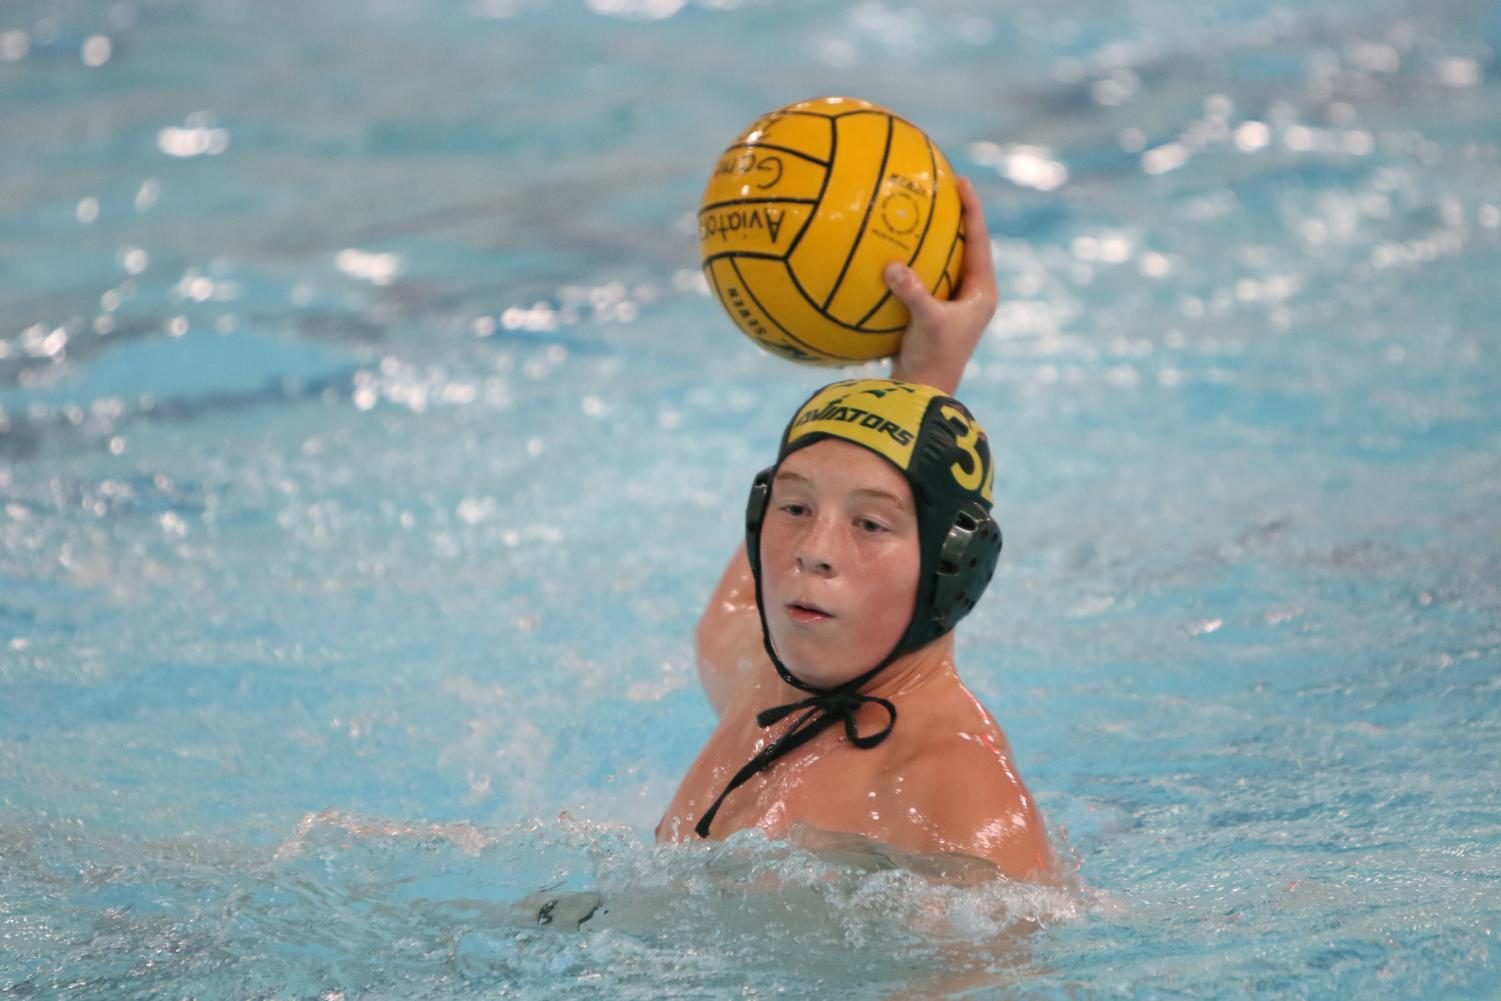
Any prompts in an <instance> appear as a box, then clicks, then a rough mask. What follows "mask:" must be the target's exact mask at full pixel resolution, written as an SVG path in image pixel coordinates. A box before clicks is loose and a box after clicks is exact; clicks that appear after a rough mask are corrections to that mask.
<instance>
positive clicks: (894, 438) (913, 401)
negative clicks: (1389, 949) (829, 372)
mask: <svg viewBox="0 0 1501 1001" xmlns="http://www.w3.org/2000/svg"><path fill="white" fill-rule="evenodd" d="M933 395H934V390H931V389H928V388H927V387H926V386H918V385H911V386H908V385H904V384H902V383H894V382H892V381H891V380H889V379H851V380H847V381H845V382H836V383H833V384H831V385H828V386H825V387H824V388H823V389H822V390H820V391H819V392H818V393H817V394H815V395H814V397H813V398H812V399H811V400H809V401H808V402H807V403H806V404H804V405H803V408H802V409H801V410H800V411H798V414H797V416H796V417H794V418H793V419H792V424H791V425H790V426H789V427H788V428H787V445H792V444H793V443H794V442H796V441H797V440H798V439H800V438H803V437H805V436H806V435H810V434H832V435H836V436H838V437H840V438H846V439H849V440H850V441H854V442H857V443H858V444H861V445H864V446H865V447H866V448H868V449H870V450H871V451H873V452H876V453H879V454H880V455H883V456H885V457H886V458H887V459H890V460H891V461H892V462H893V463H894V464H895V465H896V466H897V468H898V469H902V470H906V469H909V468H910V467H911V465H912V446H913V443H914V442H916V441H917V432H918V429H919V428H920V427H921V426H922V419H923V414H924V413H925V412H926V411H927V408H928V402H929V401H930V400H931V399H932V398H933Z"/></svg>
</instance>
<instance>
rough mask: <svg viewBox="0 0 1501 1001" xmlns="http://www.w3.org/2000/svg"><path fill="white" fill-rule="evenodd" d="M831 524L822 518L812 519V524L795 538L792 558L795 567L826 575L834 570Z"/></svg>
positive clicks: (803, 570) (806, 571)
mask: <svg viewBox="0 0 1501 1001" xmlns="http://www.w3.org/2000/svg"><path fill="white" fill-rule="evenodd" d="M832 529H833V526H832V525H830V524H828V523H827V522H826V519H824V518H814V519H812V524H810V525H809V526H808V527H807V530H806V531H804V532H803V533H802V535H801V536H800V537H799V538H798V540H797V546H796V549H795V550H794V558H795V559H796V560H797V568H798V569H799V570H801V571H802V572H803V573H811V574H817V575H819V576H821V577H822V576H828V575H829V574H831V573H833V572H834V556H835V547H834V539H833V531H832Z"/></svg>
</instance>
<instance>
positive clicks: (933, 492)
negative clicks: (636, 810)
mask: <svg viewBox="0 0 1501 1001" xmlns="http://www.w3.org/2000/svg"><path fill="white" fill-rule="evenodd" d="M830 438H838V439H840V440H842V441H848V442H851V443H853V444H856V445H859V446H861V447H862V448H867V449H869V450H870V451H872V452H875V453H876V454H877V455H879V456H881V457H882V458H883V459H885V460H887V461H888V462H890V463H891V464H892V465H894V466H895V467H896V468H897V470H898V471H900V472H901V474H902V475H903V476H904V477H905V478H906V480H907V483H908V484H909V485H910V486H911V488H912V500H913V503H914V505H915V507H916V511H917V534H918V549H919V553H920V567H919V570H918V584H917V599H916V601H915V603H914V606H913V610H912V618H911V620H910V621H909V622H908V623H907V629H906V631H905V632H904V633H903V634H902V636H901V638H900V639H899V640H897V644H896V646H895V647H894V648H893V649H892V651H891V653H889V654H888V655H887V656H886V657H885V658H884V659H882V660H881V661H880V663H878V664H876V665H875V666H874V667H872V668H871V669H870V670H869V671H866V672H865V673H864V674H862V675H860V676H859V677H858V678H854V679H853V680H851V681H847V682H845V683H844V684H842V685H839V686H838V687H836V688H831V689H820V688H815V687H814V686H812V685H809V684H807V683H805V682H803V681H802V680H800V679H799V678H797V677H796V676H795V675H794V674H793V673H792V672H791V671H789V670H788V669H787V666H786V665H785V664H783V663H782V660H781V658H780V657H778V656H777V652H776V650H775V649H774V648H773V646H772V642H771V633H770V631H769V630H768V629H767V628H766V608H765V605H764V603H763V601H762V595H761V583H762V582H761V523H762V519H763V518H764V517H765V514H766V507H767V504H768V503H769V501H770V499H771V487H772V481H773V480H774V479H775V478H776V473H777V469H778V468H779V467H780V466H781V464H782V463H783V462H784V461H786V459H787V456H789V455H791V454H792V453H793V452H795V451H797V450H798V449H800V448H806V447H808V446H809V445H813V444H815V443H817V442H820V441H825V440H827V439H830ZM994 477H995V467H994V465H993V464H992V461H991V455H990V442H989V439H988V438H987V437H986V435H985V430H984V429H983V428H982V427H980V424H979V422H978V421H976V420H975V419H974V416H973V415H972V414H970V412H969V410H968V409H966V408H965V406H964V404H962V403H960V402H959V401H958V400H955V399H953V398H952V397H949V396H945V395H944V394H943V393H941V392H940V391H938V390H937V389H934V388H933V387H932V386H925V385H922V384H921V383H915V382H900V381H898V380H895V379H851V380H846V381H843V382H835V383H832V384H830V385H828V386H825V387H824V388H822V389H820V390H819V391H818V392H816V393H814V394H813V395H812V396H811V397H810V398H809V399H808V401H807V402H806V403H804V404H803V405H802V406H801V407H799V408H798V410H797V413H796V414H794V415H793V418H792V420H791V422H790V423H788V425H787V430H786V431H784V432H783V434H782V443H781V448H780V449H779V450H778V452H777V462H776V465H774V466H771V467H770V468H768V469H763V470H762V471H761V472H760V473H758V474H756V478H755V481H754V483H753V484H752V485H751V492H750V499H749V501H748V502H747V504H746V512H745V552H746V556H747V558H748V560H749V562H750V567H751V574H752V576H753V577H754V578H755V582H756V607H757V609H758V610H759V612H760V616H761V636H762V642H763V643H764V645H765V647H766V653H767V656H769V657H770V658H771V662H772V664H773V665H774V666H775V667H776V670H777V673H778V674H779V675H781V677H782V680H783V681H786V682H787V683H788V684H789V685H792V686H793V687H794V688H799V689H802V690H803V691H805V692H810V693H812V697H810V698H807V699H803V700H801V701H798V702H793V703H791V704H789V705H785V706H774V707H772V708H770V709H766V710H763V711H762V712H760V713H758V714H757V715H756V722H757V723H759V724H760V725H761V726H763V727H765V726H771V725H772V724H774V723H776V722H778V721H779V720H782V719H784V718H786V717H787V716H789V715H791V714H792V713H794V712H797V711H798V710H806V712H804V713H803V714H802V715H801V716H800V717H798V719H797V720H795V721H794V722H793V724H792V726H791V727H789V728H788V729H787V730H786V731H785V732H784V733H783V734H782V735H781V736H780V737H779V738H778V739H777V740H776V741H775V742H773V743H772V744H771V745H770V746H769V747H767V748H765V749H764V750H762V751H761V752H760V753H758V754H757V755H756V756H755V757H754V758H752V759H751V760H750V761H749V762H748V763H747V764H746V765H745V767H744V768H742V769H741V770H740V771H739V772H738V773H737V774H736V775H735V777H734V778H733V779H731V780H730V783H729V785H728V786H726V787H725V790H724V792H722V793H720V794H719V798H718V799H717V800H715V801H714V804H713V805H712V806H711V807H710V808H709V809H708V810H707V811H706V812H705V813H704V815H703V816H702V817H701V818H700V819H699V821H698V824H697V826H696V827H695V830H696V831H697V832H698V834H699V836H700V837H708V833H709V825H710V824H711V823H712V822H713V819H714V815H715V814H716V813H717V812H718V810H719V806H720V804H721V803H723V802H724V798H725V797H726V796H728V795H729V794H730V793H731V792H732V791H734V790H735V789H736V788H738V787H739V786H740V785H741V784H743V783H744V782H746V781H747V780H748V779H749V778H750V777H751V776H752V775H754V774H756V773H757V772H759V771H762V770H764V769H765V768H767V767H769V766H770V765H771V763H772V762H773V761H775V760H776V759H777V758H779V757H781V756H782V755H784V754H786V753H788V752H789V751H791V750H793V749H794V748H797V747H800V746H801V745H803V744H805V743H807V742H808V741H810V740H812V739H813V738H814V737H816V736H817V735H818V734H819V733H821V732H822V731H823V730H825V729H827V728H828V727H830V726H832V725H833V724H834V723H837V722H841V721H842V722H843V723H844V729H845V733H846V735H847V736H848V737H849V739H850V742H851V743H853V744H854V745H855V746H856V747H860V748H867V747H874V746H876V745H877V744H879V743H880V742H881V741H883V740H885V739H886V736H887V735H888V734H889V733H890V732H891V729H892V727H894V726H895V725H896V707H895V706H893V705H892V704H891V703H890V702H889V701H887V700H886V699H882V698H876V697H874V696H869V695H861V694H860V693H859V692H860V688H861V687H862V686H864V685H865V684H866V683H867V682H869V681H870V680H871V679H872V678H874V677H875V676H876V675H877V674H878V673H880V672H881V670H882V669H884V668H885V667H886V666H887V665H888V664H890V663H891V662H892V661H894V660H896V659H897V658H898V657H900V656H902V655H903V654H906V653H910V652H912V651H913V650H917V649H920V648H922V647H924V646H926V645H928V644H929V643H931V642H933V641H934V640H935V639H937V638H938V637H940V636H942V635H944V634H945V633H947V632H948V631H949V630H951V629H953V628H954V626H955V625H956V624H957V623H958V622H959V620H960V619H962V618H964V616H966V615H968V614H969V612H970V611H971V610H972V609H973V608H974V607H975V604H976V603H977V602H978V601H979V600H980V595H981V594H983V593H984V592H985V587H986V585H987V584H989V583H990V578H991V577H992V576H993V575H994V573H995V565H996V561H997V560H999V559H1000V555H1001V530H1000V527H999V526H997V525H996V523H995V519H994V518H992V517H991V514H990V509H991V504H992V500H991V484H992V481H993V480H994ZM862 702H874V703H877V704H879V705H880V706H881V707H882V708H884V709H885V710H886V712H887V714H888V717H889V719H888V722H887V724H886V727H885V729H883V730H881V731H879V732H878V733H874V734H870V735H866V736H862V735H860V734H859V733H858V732H857V730H856V728H855V710H856V709H858V708H859V706H860V703H862Z"/></svg>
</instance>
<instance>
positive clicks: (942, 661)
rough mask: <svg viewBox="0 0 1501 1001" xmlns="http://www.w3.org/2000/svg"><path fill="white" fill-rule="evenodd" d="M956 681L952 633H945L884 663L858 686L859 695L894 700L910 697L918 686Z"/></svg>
mask: <svg viewBox="0 0 1501 1001" xmlns="http://www.w3.org/2000/svg"><path fill="white" fill-rule="evenodd" d="M958 680H959V675H958V672H957V671H956V670H955V668H954V634H953V633H946V634H945V635H943V636H940V637H939V638H938V639H936V640H934V641H933V642H931V643H929V644H928V645H927V646H925V647H922V648H921V649H919V650H913V651H912V652H911V653H904V654H902V655H901V656H900V657H898V658H897V659H896V660H894V661H892V662H891V663H890V664H887V665H886V666H885V667H884V668H883V669H882V670H881V672H880V673H879V674H877V675H876V676H875V677H874V678H872V679H871V680H870V681H869V682H868V683H867V684H866V685H865V686H864V687H862V688H861V689H860V694H862V695H873V696H875V697H877V698H882V699H890V700H892V701H896V700H898V699H902V698H909V697H911V696H912V695H913V693H915V692H917V691H918V690H919V689H923V688H928V687H931V686H933V685H935V684H943V683H946V682H957V681H958Z"/></svg>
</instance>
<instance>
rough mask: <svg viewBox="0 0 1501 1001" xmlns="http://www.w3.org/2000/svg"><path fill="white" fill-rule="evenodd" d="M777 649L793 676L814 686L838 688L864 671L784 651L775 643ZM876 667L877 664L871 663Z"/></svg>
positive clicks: (784, 664) (778, 654) (783, 663)
mask: <svg viewBox="0 0 1501 1001" xmlns="http://www.w3.org/2000/svg"><path fill="white" fill-rule="evenodd" d="M773 645H774V646H775V647H776V650H777V656H778V657H780V658H781V661H782V666H784V667H786V668H787V670H789V671H791V672H792V676H793V677H795V678H797V680H799V681H801V682H802V683H803V684H805V685H812V686H813V687H814V688H837V687H839V686H840V685H842V684H844V683H845V682H846V681H849V680H851V679H852V678H858V677H859V676H860V675H861V674H862V673H863V672H861V671H859V670H850V669H848V668H846V667H843V666H830V664H829V662H828V660H826V659H823V658H819V657H800V656H798V655H797V654H796V653H793V654H791V655H787V654H783V653H782V645H781V644H779V643H773ZM870 666H871V667H874V666H875V664H874V663H872V664H871V665H870Z"/></svg>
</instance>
